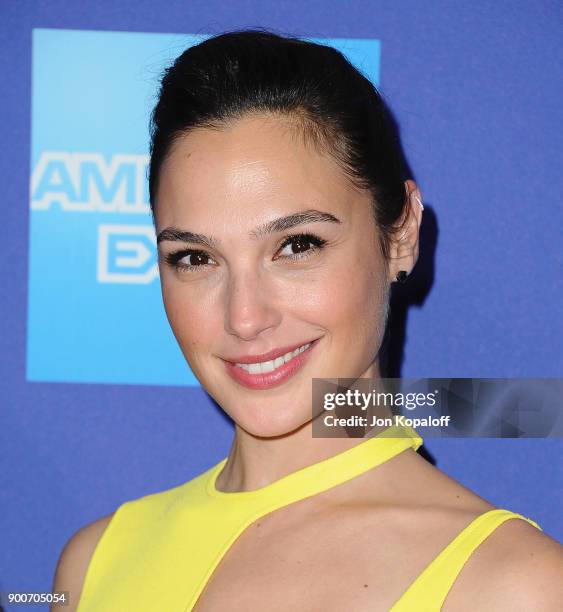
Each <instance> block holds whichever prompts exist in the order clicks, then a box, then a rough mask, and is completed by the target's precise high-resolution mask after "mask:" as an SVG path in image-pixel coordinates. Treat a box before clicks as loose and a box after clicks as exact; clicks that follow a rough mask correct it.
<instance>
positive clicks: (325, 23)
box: [0, 0, 563, 591]
mask: <svg viewBox="0 0 563 612" xmlns="http://www.w3.org/2000/svg"><path fill="white" fill-rule="evenodd" d="M162 7H164V8H162ZM562 17H563V9H562V8H561V6H560V3H556V2H548V1H545V0H544V1H541V2H540V1H538V2H533V3H531V2H527V1H525V2H522V1H516V2H508V1H494V0H490V1H489V0H481V1H479V2H476V3H466V2H461V1H460V2H452V1H445V0H444V1H442V0H435V1H431V2H425V3H420V2H417V1H416V0H412V1H407V0H398V1H393V2H358V1H346V2H344V1H342V2H328V1H327V0H311V1H308V2H306V3H303V2H301V1H296V0H280V1H278V2H266V1H254V0H247V1H245V2H233V3H225V2H223V1H221V2H218V1H216V0H205V1H203V0H202V1H193V2H178V1H174V0H170V1H169V2H167V3H165V4H164V5H161V6H157V5H156V3H154V1H151V2H148V1H145V0H135V1H129V0H119V1H113V2H109V1H107V0H97V1H96V2H89V1H81V2H80V3H69V2H62V1H61V2H25V3H24V2H22V3H20V2H17V3H16V2H13V3H6V2H5V3H3V4H2V5H1V7H0V40H2V46H3V52H2V53H1V54H0V77H1V79H2V80H1V82H2V98H1V102H0V104H2V121H1V122H0V137H1V142H2V143H3V146H2V147H0V177H1V179H2V184H3V185H4V188H3V207H2V236H3V240H2V242H1V246H0V248H1V249H2V252H1V257H0V271H1V273H2V279H3V283H4V287H3V291H2V299H1V300H0V316H1V318H0V320H1V321H2V334H1V338H2V348H1V351H2V353H1V355H2V365H1V368H2V370H1V377H0V398H1V399H0V404H1V413H0V419H1V425H0V449H1V451H2V452H1V457H2V458H1V460H0V461H1V462H2V465H1V469H0V506H1V511H0V540H1V542H2V546H1V547H0V591H6V590H34V591H48V590H50V587H51V584H52V577H53V573H54V569H55V563H56V560H57V557H58V555H59V553H60V550H61V548H62V546H63V544H64V543H65V542H66V540H67V539H68V537H70V535H72V534H73V533H74V532H75V531H76V530H77V529H78V528H80V527H82V526H83V525H84V524H86V523H87V522H90V521H92V520H94V519H96V518H98V517H100V516H102V515H105V514H108V513H109V512H111V511H113V510H114V509H115V508H116V507H117V506H118V505H119V504H120V503H122V502H123V501H125V500H127V499H132V498H135V497H139V496H141V495H144V494H147V493H151V492H155V491H158V490H162V489H165V488H168V487H172V486H175V485H177V484H179V483H181V482H184V481H186V480H188V479H189V478H191V477H193V476H195V475H196V474H198V473H200V472H201V471H203V470H204V469H207V468H208V467H209V466H210V465H212V464H213V463H215V462H216V461H218V460H219V459H221V458H223V457H224V456H225V455H226V454H227V452H228V448H229V444H230V441H231V437H232V428H231V425H230V424H229V422H228V420H227V419H226V418H225V417H224V416H223V415H222V414H221V413H220V412H219V410H218V409H217V408H216V407H215V406H214V405H213V403H212V402H211V401H210V400H209V399H208V398H207V396H206V395H205V393H204V391H203V390H202V389H200V388H198V387H187V386H184V385H180V384H178V385H174V384H166V385H163V384H154V385H153V384H149V385H147V384H138V381H137V382H134V383H127V382H124V381H122V380H119V383H116V382H115V381H114V383H115V384H111V383H94V382H75V381H74V380H72V379H70V378H69V379H68V380H69V382H46V381H33V380H28V376H27V374H28V370H27V363H28V355H27V348H28V339H29V337H28V332H29V329H28V314H29V313H28V294H29V290H30V287H29V284H28V282H29V279H30V271H31V268H30V258H29V255H30V254H31V244H30V229H31V227H30V225H31V224H30V210H29V198H30V168H31V167H32V162H33V160H32V149H31V146H32V138H31V118H32V113H31V95H32V89H31V86H32V61H31V59H32V29H33V28H65V29H77V30H81V29H82V30H108V31H112V30H113V31H134V32H157V33H176V34H177V35H178V36H179V37H181V36H183V35H185V34H195V35H201V34H213V33H216V32H220V31H223V30H228V29H231V28H238V27H248V26H263V27H272V28H275V29H277V30H278V31H281V32H287V33H289V34H294V35H300V36H306V37H310V38H315V37H318V38H345V39H376V40H379V41H380V42H381V72H380V88H381V91H382V93H383V94H384V96H385V98H386V99H387V100H388V102H389V105H390V107H391V109H392V110H393V112H394V115H395V118H396V120H397V123H398V125H399V127H400V132H401V137H402V143H403V147H404V149H405V152H406V155H407V159H408V161H409V164H410V165H411V167H412V169H413V171H414V175H415V178H416V180H417V181H418V183H419V185H420V187H421V190H422V193H423V195H424V199H425V203H426V204H427V210H426V211H425V218H426V219H425V222H426V223H430V224H432V225H433V226H434V228H435V234H436V237H437V241H436V250H435V254H434V255H433V261H432V278H433V283H432V285H431V288H430V291H429V292H428V294H427V295H426V296H425V299H424V300H423V301H422V302H421V303H420V304H419V305H416V306H413V307H411V308H410V309H409V311H408V318H407V326H406V341H405V347H404V355H403V365H402V374H403V376H405V377H418V376H421V377H422V376H428V377H450V376H452V377H453V376H476V377H477V376H478V377H537V378H541V377H561V376H563V363H562V362H563V360H562V356H561V349H560V343H561V336H562V333H561V332H562V331H563V330H562V323H561V319H562V317H561V311H562V307H561V304H562V303H563V280H562V271H563V265H562V264H563V249H562V248H561V227H562V226H563V209H562V206H561V199H560V194H561V192H562V187H563V184H562V183H563V177H562V175H561V172H560V167H561V148H562V147H561V145H562V142H561V141H562V132H561V129H560V126H561V119H562V114H563V110H562V105H561V93H562V92H561V80H560V72H561V62H560V60H559V58H560V31H561V25H562ZM179 50H181V49H179ZM74 59H75V58H74ZM117 59H119V58H116V60H117ZM157 59H158V60H160V59H161V58H160V57H159V58H156V59H155V66H156V65H157ZM68 60H69V64H70V62H71V61H74V60H73V58H72V56H71V54H69V57H68ZM78 68H80V67H78ZM100 69H102V67H100ZM153 76H154V75H153ZM91 78H94V79H95V78H96V75H95V74H93V75H91ZM63 85H64V80H62V81H61V82H57V80H56V79H54V80H53V83H52V87H53V88H57V87H61V86H63ZM106 93H107V95H108V96H111V92H106ZM106 103H108V104H111V105H113V100H112V99H111V98H110V99H109V100H108V101H106ZM44 111H45V112H47V111H48V109H44ZM77 129H82V127H81V126H80V125H78V127H77ZM136 138H138V139H139V140H138V142H136V143H135V150H134V151H124V152H134V153H139V152H142V150H141V151H139V150H138V149H139V148H142V147H143V146H144V145H143V143H145V142H146V135H144V134H137V135H136ZM103 146H104V143H103V142H102V143H101V144H100V148H101V147H103ZM426 220H427V221H426ZM60 255H61V258H63V259H64V253H61V254H60ZM55 297H56V296H55ZM154 307H155V308H156V307H157V305H156V304H155V305H154ZM88 324H89V322H88V320H87V319H86V320H84V325H85V326H87V325H88ZM161 333H162V334H169V333H170V332H169V330H167V329H165V328H163V329H161V328H160V324H159V323H156V322H155V325H154V326H152V327H150V328H148V329H146V330H144V331H143V335H142V336H141V337H140V338H139V339H137V342H138V343H139V344H138V345H136V346H141V345H142V342H141V341H142V340H144V339H146V341H147V342H148V343H149V344H150V342H151V341H152V340H151V338H150V337H151V335H153V334H161ZM129 340H131V339H129V338H124V340H123V341H124V342H128V341H129ZM44 350H46V351H49V350H50V351H51V359H52V360H53V362H56V360H57V357H58V355H59V350H60V348H59V346H58V345H57V341H56V339H55V340H53V341H51V340H50V341H49V342H46V343H45V345H44ZM103 350H104V348H103V347H100V351H101V353H100V355H98V356H99V357H100V358H101V357H102V355H103ZM147 358H148V359H151V358H153V359H154V356H151V355H150V354H149V355H148V356H147ZM92 359H94V357H92ZM164 365H166V364H164ZM162 366H163V364H162V363H157V362H156V361H155V362H154V363H150V367H152V368H153V369H154V370H155V371H157V370H158V369H159V368H162ZM171 367H174V366H171ZM63 380H64V379H63ZM426 448H427V451H428V452H429V453H430V454H431V455H432V456H433V457H434V458H435V460H436V464H437V466H438V467H440V468H441V469H443V470H444V471H445V472H447V473H448V474H450V475H451V476H453V477H454V478H456V479H458V480H459V481H460V482H461V483H463V484H464V485H465V486H467V487H469V488H471V489H473V490H475V491H476V492H477V493H479V494H480V495H481V496H483V497H485V498H487V499H488V500H489V501H491V502H492V503H494V504H496V505H498V506H502V507H506V508H510V509H512V510H514V511H517V512H521V513H523V514H525V515H527V516H529V517H531V518H533V519H534V520H536V521H537V522H539V524H540V525H541V526H542V527H543V528H544V530H545V531H546V532H547V533H548V534H550V535H552V536H553V537H555V538H557V539H559V540H561V539H562V538H563V522H562V521H561V512H560V508H561V507H562V506H563V493H562V490H563V487H562V486H561V462H560V456H561V441H560V440H437V439H428V440H427V441H426Z"/></svg>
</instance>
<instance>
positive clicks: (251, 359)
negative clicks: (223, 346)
mask: <svg viewBox="0 0 563 612" xmlns="http://www.w3.org/2000/svg"><path fill="white" fill-rule="evenodd" d="M316 340H318V338H315V339H314V340H305V342H299V343H298V344H292V345H291V346H284V347H282V348H277V349H272V350H271V351H268V352H267V353H262V354H260V355H239V356H238V357H232V358H229V359H226V358H224V359H223V361H228V362H230V363H258V362H259V361H271V360H272V359H276V357H282V355H285V354H286V353H289V352H291V351H294V350H295V349H297V348H299V347H300V346H303V345H304V344H308V343H309V342H315V341H316ZM239 369H240V368H239Z"/></svg>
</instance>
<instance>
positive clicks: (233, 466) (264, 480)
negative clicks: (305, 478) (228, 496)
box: [216, 360, 390, 493]
mask: <svg viewBox="0 0 563 612" xmlns="http://www.w3.org/2000/svg"><path fill="white" fill-rule="evenodd" d="M359 378H372V379H378V378H379V364H378V361H377V360H376V361H375V362H374V363H373V364H372V365H371V366H370V367H369V368H368V370H366V372H364V374H362V375H361V376H360V377H359ZM389 415H390V413H389ZM319 416H322V415H319ZM382 416H387V415H382ZM384 429H386V427H385V426H381V427H377V428H374V429H371V430H370V432H369V437H372V436H374V435H377V434H378V433H379V432H380V431H383V430H384ZM332 435H333V436H334V437H330V438H320V437H313V420H312V419H311V420H309V421H307V422H306V423H304V424H303V425H302V426H300V427H299V428H298V429H296V430H294V431H292V432H290V433H288V434H284V435H282V436H276V437H271V438H263V437H258V436H254V435H252V434H250V433H249V432H247V431H245V430H243V429H242V428H240V427H239V426H238V425H235V436H234V439H233V444H232V446H231V449H230V452H229V456H228V458H227V463H226V465H225V467H224V468H223V470H222V472H221V474H220V475H219V477H218V478H217V483H216V485H217V488H218V489H219V490H221V491H225V492H229V493H230V492H236V491H252V490H255V489H258V488H261V487H264V486H266V485H269V484H271V483H272V482H274V481H276V480H278V479H280V478H283V477H284V476H286V475H288V474H291V473H292V472H295V471H297V470H299V469H301V468H304V467H306V466H308V465H311V464H313V463H317V462H319V461H322V460H324V459H327V458H328V457H331V456H333V455H336V454H338V453H341V452H344V451H345V450H347V449H349V448H351V447H353V446H356V445H358V444H361V443H362V442H365V438H350V437H347V434H346V431H345V429H344V428H335V431H334V432H332Z"/></svg>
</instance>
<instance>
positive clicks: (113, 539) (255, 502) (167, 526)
mask: <svg viewBox="0 0 563 612" xmlns="http://www.w3.org/2000/svg"><path fill="white" fill-rule="evenodd" d="M421 444H422V438H421V437H420V436H419V435H418V434H417V432H416V431H415V430H413V429H412V428H410V427H404V426H400V427H399V426H392V427H390V428H388V429H386V430H385V431H383V432H381V433H380V434H378V435H377V436H375V437H371V438H367V439H366V440H365V441H363V442H361V443H359V444H357V445H356V446H354V447H352V448H349V449H347V450H345V451H343V452H340V453H338V454H336V455H333V456H331V457H328V458H327V459H324V460H322V461H320V462H318V463H314V464H311V465H308V466H306V467H304V468H302V469H300V470H297V471H295V472H292V473H290V474H288V475H287V476H284V477H283V478H280V479H279V480H276V481H274V482H272V483H270V484H269V485H267V486H265V487H262V488H260V489H256V490H253V491H241V492H234V493H227V492H222V491H219V490H218V489H217V488H216V487H215V481H216V478H217V476H218V475H219V473H220V472H221V470H222V468H223V466H224V465H225V463H226V461H227V459H226V458H225V459H223V460H222V461H220V462H219V463H217V464H216V465H215V466H213V467H212V468H210V469H209V470H207V471H206V472H204V473H203V474H200V475H199V476H197V477H195V478H194V479H192V480H190V481H188V482H186V483H184V484H181V485H179V486H177V487H174V488H172V489H167V490H166V491H162V492H159V493H154V494H152V495H147V496H145V497H141V498H139V499H134V500H132V501H128V502H126V503H124V504H122V505H121V506H119V508H118V509H117V511H116V513H115V514H114V516H113V518H112V520H111V521H110V523H109V525H108V527H107V528H106V530H105V532H104V534H103V535H102V537H101V538H100V540H99V541H98V544H97V546H96V549H95V550H94V554H93V555H92V558H91V560H90V564H89V566H88V570H87V572H86V576H85V579H84V584H83V589H82V594H81V597H80V601H79V605H78V612H129V611H134V612H161V611H162V612H188V611H189V610H192V609H193V607H194V606H195V604H196V602H197V599H198V597H199V595H200V594H201V592H202V591H203V589H204V587H205V585H206V583H207V582H208V580H209V579H210V577H211V575H212V573H213V571H214V570H215V568H216V567H217V565H218V564H219V562H220V561H221V559H222V557H223V556H224V555H225V553H226V552H227V551H228V550H229V548H230V546H231V545H232V544H233V542H234V541H235V540H236V538H237V537H238V536H239V535H240V534H241V533H242V532H243V531H244V530H245V529H246V528H247V527H248V526H249V525H250V524H251V523H253V522H254V521H256V520H257V519H258V518H260V517H262V516H264V515H265V514H267V513H269V512H272V511H274V510H276V509H278V508H281V507H283V506H286V505H288V504H291V503H293V502H296V501H299V500H301V499H304V498H306V497H309V496H311V495H315V494H317V493H320V492H322V491H325V490H328V489H330V488H331V487H334V486H336V485H338V484H340V483H343V482H345V481H347V480H350V479H351V478H354V477H355V476H358V475H360V474H362V473H364V472H366V471H367V470H370V469H372V468H375V467H376V466H377V465H380V464H381V463H383V462H385V461H387V460H389V459H391V458H392V457H394V456H395V455H397V454H398V453H400V452H402V451H403V450H405V449H407V448H413V449H414V450H417V449H418V448H419V447H420V445H421ZM511 518H519V519H523V520H525V521H528V522H529V523H531V524H532V525H534V526H535V527H537V528H538V529H541V528H540V527H539V525H538V524H537V523H535V522H534V521H532V520H530V519H529V518H526V517H524V516H522V515H520V514H516V513H514V512H511V511H509V510H504V509H494V510H490V511H488V512H485V513H483V514H481V515H480V516H478V517H477V518H476V519H475V520H473V521H472V522H471V523H470V524H469V525H468V526H467V527H466V528H465V529H464V530H463V531H462V532H461V533H460V534H459V535H458V536H457V537H456V538H455V539H454V540H453V541H452V542H450V544H449V545H448V546H446V548H445V549H444V550H443V551H442V552H441V553H440V554H439V555H438V556H437V557H436V558H435V559H434V560H433V561H432V562H431V563H430V564H429V565H428V566H427V567H426V569H425V570H424V571H423V572H422V573H421V574H420V575H419V576H418V577H417V578H416V580H414V582H413V583H412V584H411V585H410V586H409V587H408V589H407V590H406V591H405V592H404V593H403V595H402V596H401V597H400V599H399V600H398V601H397V602H396V603H395V604H394V605H393V607H392V608H391V610H392V612H406V611H409V612H412V611H417V610H421V611H424V612H432V611H435V610H436V611H438V610H440V608H441V606H442V603H443V601H444V600H445V598H446V596H447V594H448V591H449V590H450V588H451V586H452V585H453V583H454V581H455V579H456V577H457V575H458V573H459V572H460V571H461V569H462V567H463V565H464V563H465V562H466V561H467V559H468V558H469V556H470V555H471V553H472V552H473V551H474V550H475V548H477V546H479V544H480V543H481V542H482V541H483V540H484V539H485V538H486V537H487V536H488V535H489V534H490V533H491V532H492V531H493V530H494V529H496V528H497V527H498V526H499V525H501V524H502V523H503V522H504V521H506V520H508V519H511ZM71 596H72V594H71Z"/></svg>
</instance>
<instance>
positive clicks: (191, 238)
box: [156, 209, 342, 248]
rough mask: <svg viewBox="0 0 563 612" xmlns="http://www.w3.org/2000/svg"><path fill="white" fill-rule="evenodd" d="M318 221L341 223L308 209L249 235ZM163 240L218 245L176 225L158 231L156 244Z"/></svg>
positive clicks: (334, 218) (207, 238)
mask: <svg viewBox="0 0 563 612" xmlns="http://www.w3.org/2000/svg"><path fill="white" fill-rule="evenodd" d="M320 221H322V222H329V223H342V221H340V219H338V218H337V217H335V216H334V215H331V214H330V213H327V212H323V211H321V210H315V209H309V210H304V211H302V212H298V213H293V214H291V215H286V216H285V217H279V218H278V219H274V220H273V221H268V222H267V223H264V224H263V225H259V226H258V227H257V228H255V229H254V230H252V231H251V232H250V237H251V238H254V239H257V238H260V237H262V236H265V235H268V234H274V233H276V232H283V231H284V230H288V229H290V228H292V227H296V226H298V225H303V224H305V223H318V222H320ZM165 240H171V241H176V242H193V243H194V244H201V245H204V246H207V247H209V248H216V247H217V246H218V245H219V240H217V239H216V238H214V237H213V236H205V235H204V234H196V233H195V232H190V231H188V230H182V229H179V228H177V227H167V228H165V229H163V230H162V231H161V232H159V234H158V236H157V238H156V242H157V244H159V243H160V242H163V241H165Z"/></svg>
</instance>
